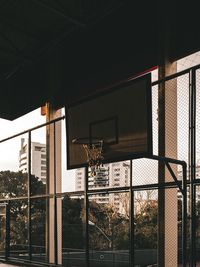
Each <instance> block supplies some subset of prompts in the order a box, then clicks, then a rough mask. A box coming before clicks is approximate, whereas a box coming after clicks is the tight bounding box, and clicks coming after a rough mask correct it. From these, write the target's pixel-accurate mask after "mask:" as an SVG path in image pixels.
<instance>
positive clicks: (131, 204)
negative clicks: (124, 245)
mask: <svg viewBox="0 0 200 267" xmlns="http://www.w3.org/2000/svg"><path fill="white" fill-rule="evenodd" d="M129 194H130V196H129V218H130V219H129V228H130V229H129V233H130V238H129V240H130V244H129V246H130V247H129V249H130V264H129V265H130V266H131V267H133V266H134V192H133V161H132V160H130V190H129Z"/></svg>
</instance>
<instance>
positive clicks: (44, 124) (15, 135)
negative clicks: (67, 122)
mask: <svg viewBox="0 0 200 267" xmlns="http://www.w3.org/2000/svg"><path fill="white" fill-rule="evenodd" d="M63 119H65V116H62V117H59V118H56V119H53V120H51V121H48V122H45V123H43V124H40V125H38V126H35V127H33V128H30V129H28V130H25V131H22V132H20V133H18V134H14V135H12V136H9V137H7V138H4V139H2V140H0V143H3V142H5V141H8V140H10V139H13V138H15V137H18V136H20V135H23V134H26V133H29V132H32V131H35V130H37V129H39V128H42V127H44V126H47V125H50V124H52V123H55V122H57V121H60V120H63Z"/></svg>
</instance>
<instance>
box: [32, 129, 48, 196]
mask: <svg viewBox="0 0 200 267" xmlns="http://www.w3.org/2000/svg"><path fill="white" fill-rule="evenodd" d="M46 178H47V154H46V127H42V128H39V129H37V130H34V131H32V132H31V195H42V194H45V193H46Z"/></svg>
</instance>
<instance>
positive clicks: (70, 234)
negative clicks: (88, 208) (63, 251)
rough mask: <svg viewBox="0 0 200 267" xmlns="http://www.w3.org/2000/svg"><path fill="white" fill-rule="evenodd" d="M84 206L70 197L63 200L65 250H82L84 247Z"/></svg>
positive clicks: (81, 202)
mask: <svg viewBox="0 0 200 267" xmlns="http://www.w3.org/2000/svg"><path fill="white" fill-rule="evenodd" d="M82 205H83V201H82V200H80V199H71V198H70V197H69V196H68V195H66V196H65V197H64V198H63V200H62V236H63V241H62V243H63V248H74V249H81V248H83V246H84V229H83V222H82V218H81V210H82Z"/></svg>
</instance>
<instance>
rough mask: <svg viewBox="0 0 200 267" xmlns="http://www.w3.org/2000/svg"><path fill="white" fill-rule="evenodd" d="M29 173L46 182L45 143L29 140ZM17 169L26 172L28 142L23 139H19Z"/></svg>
mask: <svg viewBox="0 0 200 267" xmlns="http://www.w3.org/2000/svg"><path fill="white" fill-rule="evenodd" d="M30 154H31V174H33V175H35V176H36V177H38V178H39V180H41V181H42V182H43V183H46V168H47V166H46V144H41V143H38V142H31V153H30ZM19 170H20V171H22V172H28V144H27V142H25V139H24V138H22V139H21V149H20V151H19Z"/></svg>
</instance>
